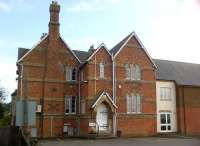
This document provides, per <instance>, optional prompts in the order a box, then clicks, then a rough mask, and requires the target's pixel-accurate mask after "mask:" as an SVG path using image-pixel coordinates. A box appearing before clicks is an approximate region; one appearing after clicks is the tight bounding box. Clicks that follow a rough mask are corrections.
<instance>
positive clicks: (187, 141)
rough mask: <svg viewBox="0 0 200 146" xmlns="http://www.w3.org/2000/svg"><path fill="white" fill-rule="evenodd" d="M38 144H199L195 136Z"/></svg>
mask: <svg viewBox="0 0 200 146" xmlns="http://www.w3.org/2000/svg"><path fill="white" fill-rule="evenodd" d="M38 146H200V139H197V138H126V139H105V140H88V139H66V140H61V139H56V140H41V141H40V142H39V144H38Z"/></svg>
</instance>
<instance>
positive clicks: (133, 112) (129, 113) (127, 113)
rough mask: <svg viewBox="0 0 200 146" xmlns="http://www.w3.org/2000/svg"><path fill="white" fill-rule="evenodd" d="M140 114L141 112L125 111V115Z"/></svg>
mask: <svg viewBox="0 0 200 146" xmlns="http://www.w3.org/2000/svg"><path fill="white" fill-rule="evenodd" d="M139 114H142V112H131V113H127V115H139Z"/></svg>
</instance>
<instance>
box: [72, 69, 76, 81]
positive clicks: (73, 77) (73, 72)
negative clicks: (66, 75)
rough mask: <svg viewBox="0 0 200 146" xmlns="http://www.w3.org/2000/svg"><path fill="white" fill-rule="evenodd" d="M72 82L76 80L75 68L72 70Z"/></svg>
mask: <svg viewBox="0 0 200 146" xmlns="http://www.w3.org/2000/svg"><path fill="white" fill-rule="evenodd" d="M72 80H73V81H75V80H76V69H75V68H74V69H73V70H72Z"/></svg>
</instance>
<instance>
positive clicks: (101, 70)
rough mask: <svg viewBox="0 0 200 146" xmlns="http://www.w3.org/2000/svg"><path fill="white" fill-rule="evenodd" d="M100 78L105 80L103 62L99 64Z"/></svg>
mask: <svg viewBox="0 0 200 146" xmlns="http://www.w3.org/2000/svg"><path fill="white" fill-rule="evenodd" d="M99 77H100V78H104V64H103V63H102V62H101V63H99Z"/></svg>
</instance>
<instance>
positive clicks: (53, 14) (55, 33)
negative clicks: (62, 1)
mask: <svg viewBox="0 0 200 146" xmlns="http://www.w3.org/2000/svg"><path fill="white" fill-rule="evenodd" d="M49 11H50V22H49V37H50V39H57V38H58V37H59V26H60V23H59V12H60V5H59V4H58V2H57V1H52V3H51V5H50V7H49Z"/></svg>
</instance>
